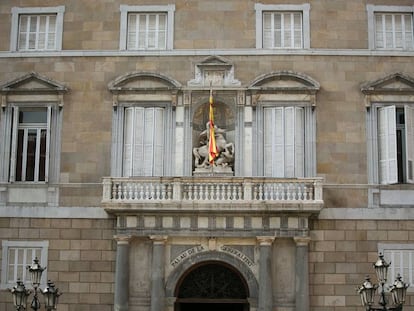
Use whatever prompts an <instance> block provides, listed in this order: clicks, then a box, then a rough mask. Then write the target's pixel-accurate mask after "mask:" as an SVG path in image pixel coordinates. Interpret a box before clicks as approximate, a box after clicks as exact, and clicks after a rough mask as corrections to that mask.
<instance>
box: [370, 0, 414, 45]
mask: <svg viewBox="0 0 414 311" xmlns="http://www.w3.org/2000/svg"><path fill="white" fill-rule="evenodd" d="M367 10H368V22H369V25H368V26H369V27H368V28H369V44H370V48H371V49H379V50H413V49H414V43H413V42H414V38H413V12H414V7H404V6H402V7H399V6H374V5H368V6H367Z"/></svg>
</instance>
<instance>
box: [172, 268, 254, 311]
mask: <svg viewBox="0 0 414 311" xmlns="http://www.w3.org/2000/svg"><path fill="white" fill-rule="evenodd" d="M178 284H179V285H178V286H177V289H176V296H177V302H176V305H175V311H192V310H196V311H211V310H214V311H248V310H249V304H248V301H247V297H248V296H249V293H248V287H247V284H246V282H245V281H244V279H243V277H242V276H241V275H240V273H239V272H238V271H237V270H235V269H234V268H233V267H231V266H230V265H228V264H224V263H221V262H208V263H202V264H199V265H197V266H194V267H192V269H190V270H189V271H188V272H187V273H186V274H185V275H184V276H183V277H182V278H181V280H180V281H179V282H178Z"/></svg>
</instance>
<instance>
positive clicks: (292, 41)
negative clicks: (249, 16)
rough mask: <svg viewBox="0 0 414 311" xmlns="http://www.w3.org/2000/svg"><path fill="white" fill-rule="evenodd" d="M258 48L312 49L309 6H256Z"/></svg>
mask: <svg viewBox="0 0 414 311" xmlns="http://www.w3.org/2000/svg"><path fill="white" fill-rule="evenodd" d="M255 9H256V47H257V48H267V49H273V48H275V49H303V48H309V47H310V39H309V38H310V34H309V9H310V6H309V4H303V5H264V4H260V3H258V4H256V5H255Z"/></svg>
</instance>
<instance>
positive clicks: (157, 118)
mask: <svg viewBox="0 0 414 311" xmlns="http://www.w3.org/2000/svg"><path fill="white" fill-rule="evenodd" d="M164 110H165V109H164V108H162V107H149V108H145V107H128V108H125V128H124V152H123V155H124V159H123V160H124V165H123V176H162V175H163V163H164V144H165V143H164V131H165V129H164Z"/></svg>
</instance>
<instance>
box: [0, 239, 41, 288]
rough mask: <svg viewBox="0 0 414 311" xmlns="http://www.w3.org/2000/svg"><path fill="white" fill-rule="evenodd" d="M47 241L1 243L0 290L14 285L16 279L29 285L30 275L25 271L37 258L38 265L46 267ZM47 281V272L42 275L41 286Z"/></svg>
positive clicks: (5, 241)
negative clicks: (0, 268) (0, 269)
mask: <svg viewBox="0 0 414 311" xmlns="http://www.w3.org/2000/svg"><path fill="white" fill-rule="evenodd" d="M48 246H49V242H47V241H7V240H3V241H2V256H3V261H2V266H1V267H2V271H1V286H0V287H1V288H10V287H12V286H14V285H16V282H17V280H18V279H20V280H22V281H23V282H24V283H28V284H30V283H31V281H30V275H29V273H28V271H27V269H26V267H27V266H29V265H31V264H32V263H33V259H35V258H37V259H38V260H39V264H40V265H41V266H43V267H45V266H47V251H48ZM46 280H47V270H45V271H44V272H43V274H42V280H41V284H44V283H45V281H46Z"/></svg>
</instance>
